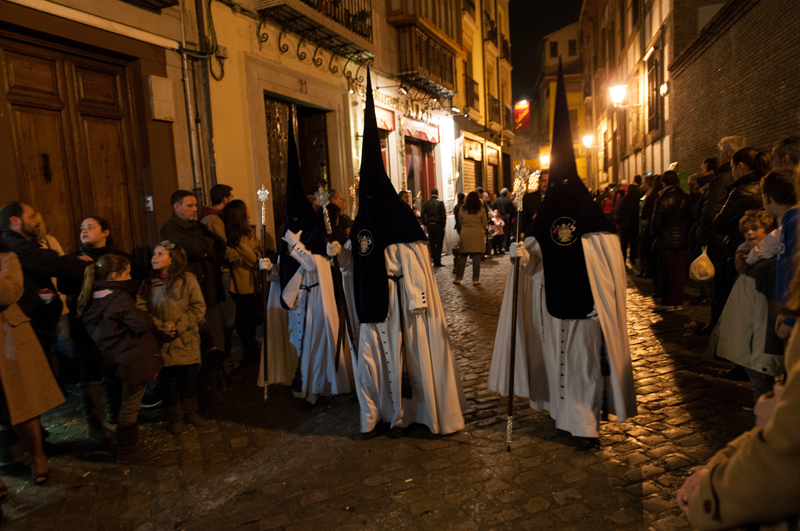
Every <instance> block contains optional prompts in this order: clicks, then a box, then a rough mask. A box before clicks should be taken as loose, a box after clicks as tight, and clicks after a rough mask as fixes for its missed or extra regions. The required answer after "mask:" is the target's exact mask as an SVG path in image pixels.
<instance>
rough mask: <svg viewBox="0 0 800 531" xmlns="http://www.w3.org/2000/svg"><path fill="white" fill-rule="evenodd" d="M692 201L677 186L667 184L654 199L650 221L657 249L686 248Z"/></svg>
mask: <svg viewBox="0 0 800 531" xmlns="http://www.w3.org/2000/svg"><path fill="white" fill-rule="evenodd" d="M691 207H692V202H691V200H690V199H689V196H688V195H686V194H685V193H683V190H681V189H680V187H679V186H675V185H673V186H667V187H666V188H664V189H663V190H662V191H661V194H660V195H659V196H658V198H657V199H656V200H655V205H654V208H653V218H652V221H651V223H650V227H651V231H652V234H653V238H655V240H656V245H657V246H658V248H659V249H673V250H686V249H687V248H688V245H689V223H690V222H691Z"/></svg>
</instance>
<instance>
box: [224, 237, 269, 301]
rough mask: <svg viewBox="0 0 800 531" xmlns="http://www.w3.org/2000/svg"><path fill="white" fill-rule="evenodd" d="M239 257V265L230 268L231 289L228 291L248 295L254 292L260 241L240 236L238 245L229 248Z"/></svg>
mask: <svg viewBox="0 0 800 531" xmlns="http://www.w3.org/2000/svg"><path fill="white" fill-rule="evenodd" d="M231 249H234V250H235V251H236V253H237V254H238V255H239V257H240V260H239V263H238V264H236V265H235V266H233V267H232V268H231V287H230V289H229V290H228V291H230V292H231V293H235V294H237V295H248V294H250V293H255V291H256V275H257V274H258V259H259V258H261V240H259V239H258V238H252V237H250V236H242V239H241V241H240V242H239V245H238V246H236V247H231Z"/></svg>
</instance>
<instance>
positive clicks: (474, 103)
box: [464, 75, 481, 112]
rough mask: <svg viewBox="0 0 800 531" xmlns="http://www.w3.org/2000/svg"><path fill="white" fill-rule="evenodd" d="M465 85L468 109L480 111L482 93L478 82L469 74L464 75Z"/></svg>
mask: <svg viewBox="0 0 800 531" xmlns="http://www.w3.org/2000/svg"><path fill="white" fill-rule="evenodd" d="M464 85H465V90H464V98H465V99H466V105H465V106H466V107H467V108H468V109H475V110H476V111H478V112H480V110H481V97H480V93H479V92H478V82H477V81H475V80H474V79H472V78H471V77H469V76H468V75H464Z"/></svg>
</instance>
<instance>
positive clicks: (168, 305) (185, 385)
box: [136, 241, 206, 434]
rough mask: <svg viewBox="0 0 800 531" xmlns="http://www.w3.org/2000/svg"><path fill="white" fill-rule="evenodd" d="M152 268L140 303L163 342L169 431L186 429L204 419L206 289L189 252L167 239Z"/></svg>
mask: <svg viewBox="0 0 800 531" xmlns="http://www.w3.org/2000/svg"><path fill="white" fill-rule="evenodd" d="M150 263H151V264H152V265H153V273H152V278H151V279H150V281H149V282H148V281H144V282H142V285H141V286H140V287H139V292H138V294H137V296H136V307H137V308H138V309H140V310H144V311H146V312H148V313H149V314H150V316H151V317H152V319H153V325H154V328H155V329H156V330H157V332H158V335H159V336H160V339H161V340H162V342H163V344H162V346H161V356H162V357H163V358H164V368H163V369H162V370H161V381H163V382H164V384H165V386H166V400H167V420H168V421H169V431H170V433H174V434H179V433H183V432H184V431H186V424H184V420H185V421H186V422H188V423H189V424H191V425H192V426H202V425H204V424H205V423H206V421H205V420H204V419H203V417H201V416H200V415H198V413H197V407H198V406H197V371H198V370H199V368H200V321H201V320H202V319H203V315H205V313H206V303H205V300H204V299H203V292H202V290H201V289H200V284H199V283H198V282H197V278H196V277H195V276H194V273H190V272H189V271H187V263H188V259H187V258H186V252H185V251H184V250H183V249H182V248H181V247H180V246H178V245H177V244H174V243H171V242H168V241H164V242H161V245H158V246H156V248H155V249H154V250H153V258H152V259H151V260H150Z"/></svg>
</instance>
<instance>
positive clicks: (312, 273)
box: [262, 243, 350, 403]
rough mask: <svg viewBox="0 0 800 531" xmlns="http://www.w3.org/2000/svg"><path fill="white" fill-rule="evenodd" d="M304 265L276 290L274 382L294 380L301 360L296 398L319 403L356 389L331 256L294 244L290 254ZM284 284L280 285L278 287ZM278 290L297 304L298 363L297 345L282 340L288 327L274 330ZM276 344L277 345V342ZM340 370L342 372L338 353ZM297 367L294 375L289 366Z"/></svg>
mask: <svg viewBox="0 0 800 531" xmlns="http://www.w3.org/2000/svg"><path fill="white" fill-rule="evenodd" d="M290 256H291V257H292V258H294V259H295V260H297V262H299V263H300V268H299V269H298V270H297V272H296V273H295V275H294V276H293V277H292V278H291V279H290V280H289V282H288V283H287V284H286V287H285V288H284V289H283V292H282V293H281V292H280V289H279V288H278V286H280V284H277V285H275V286H273V289H271V290H270V305H269V306H270V309H269V312H270V313H269V314H268V315H269V316H270V317H272V318H271V319H270V321H269V325H270V330H268V334H273V333H277V334H278V336H279V337H278V340H276V341H274V342H273V341H269V343H268V345H269V347H270V350H269V358H270V359H269V366H270V371H269V375H268V380H269V383H273V382H274V383H291V381H292V379H293V377H294V372H295V370H296V369H297V366H298V363H299V366H300V371H301V375H302V389H301V391H300V392H296V396H299V397H303V398H306V399H307V400H308V401H309V402H312V403H313V402H315V401H316V398H317V395H329V394H340V393H348V392H350V385H349V383H348V366H349V362H350V360H349V358H348V357H345V356H344V355H342V353H341V352H340V353H336V352H335V351H336V330H338V327H339V316H338V314H337V312H336V301H335V299H334V294H333V280H332V277H331V270H330V262H329V259H328V258H327V257H323V256H319V255H315V254H312V253H311V252H309V251H308V250H307V249H306V248H305V246H304V245H303V244H302V243H298V244H296V245H295V246H294V249H293V250H292V253H291V255H290ZM276 288H278V289H276ZM274 292H278V293H279V294H280V297H281V298H282V299H283V302H284V303H285V304H286V306H288V307H289V308H291V310H290V311H288V312H287V325H288V336H289V344H290V345H291V348H293V349H294V351H295V352H296V356H298V357H299V359H298V358H295V360H294V363H293V364H291V363H290V362H289V361H288V360H287V355H288V353H289V352H291V348H290V347H289V346H288V345H286V343H285V342H284V341H281V340H280V334H283V331H282V330H273V329H272V326H271V325H272V324H273V322H275V321H278V322H279V319H275V318H274V317H273V316H272V314H273V310H274V305H275V303H277V304H278V305H279V304H280V301H275V300H274V299H273V293H274ZM273 343H274V344H273ZM337 354H338V356H339V369H338V371H337V370H336V365H335V362H336V356H337ZM262 366H263V361H262ZM290 368H291V374H290V371H289V369H290Z"/></svg>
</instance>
